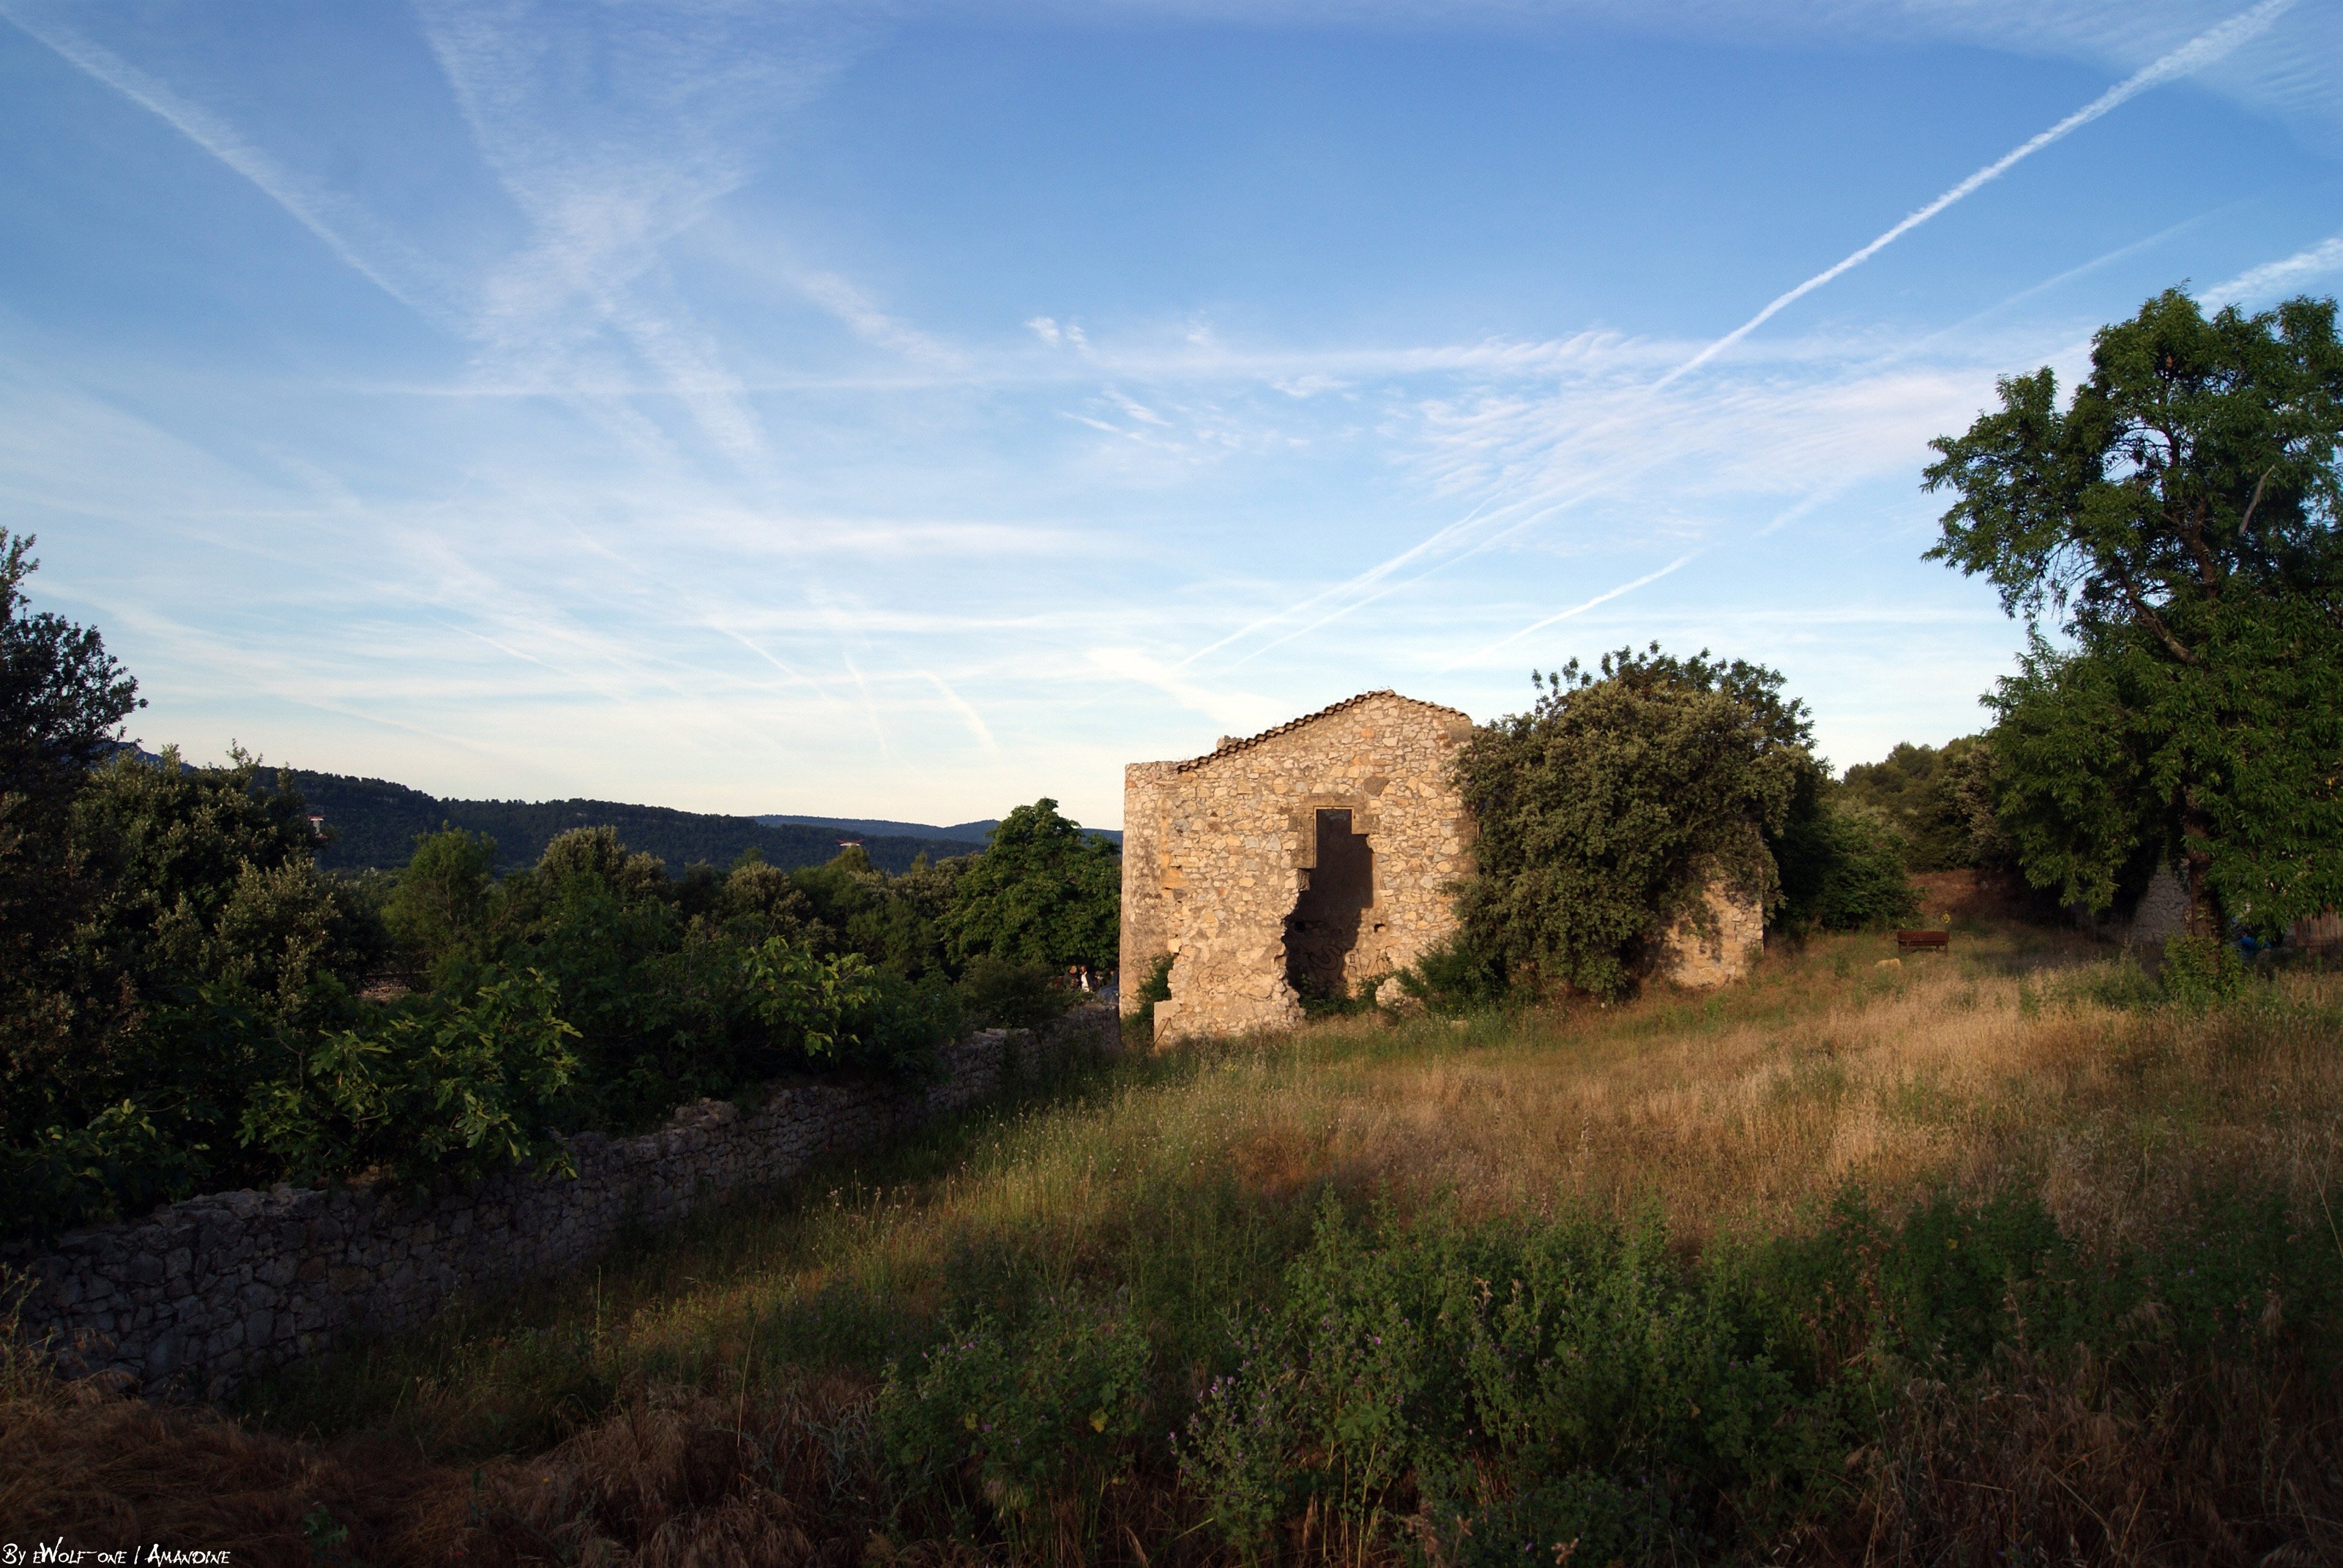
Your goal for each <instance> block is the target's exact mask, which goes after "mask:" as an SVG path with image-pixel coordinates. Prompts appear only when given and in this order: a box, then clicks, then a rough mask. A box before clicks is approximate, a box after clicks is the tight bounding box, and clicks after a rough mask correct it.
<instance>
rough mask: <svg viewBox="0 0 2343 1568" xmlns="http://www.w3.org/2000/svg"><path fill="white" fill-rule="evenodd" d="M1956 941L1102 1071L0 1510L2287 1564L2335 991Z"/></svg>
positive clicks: (222, 1527)
mask: <svg viewBox="0 0 2343 1568" xmlns="http://www.w3.org/2000/svg"><path fill="white" fill-rule="evenodd" d="M1956 944H1957V945H1956V950H1955V951H1954V953H1953V954H1952V955H1951V956H1950V957H1949V958H1936V957H1930V958H1927V959H1926V960H1923V959H1920V958H1914V959H1910V960H1904V962H1903V965H1902V967H1900V968H1896V967H1888V968H1882V967H1879V964H1880V960H1882V958H1883V956H1884V955H1885V953H1886V952H1888V951H1890V950H1892V948H1891V947H1890V944H1888V943H1887V942H1886V941H1885V940H1884V939H1881V938H1876V937H1859V936H1858V937H1825V938H1821V939H1817V940H1815V941H1813V942H1812V943H1811V944H1809V945H1807V946H1806V947H1805V949H1804V950H1801V951H1798V952H1796V953H1795V954H1783V955H1776V956H1775V957H1773V958H1770V959H1769V960H1768V961H1767V963H1766V964H1765V967H1764V968H1763V969H1762V970H1760V971H1759V973H1758V975H1757V977H1756V979H1755V981H1754V982H1753V983H1752V984H1750V985H1748V986H1746V987H1745V988H1742V989H1739V990H1735V991H1733V992H1731V993H1727V994H1721V995H1712V996H1709V997H1706V998H1703V999H1693V998H1688V997H1682V996H1678V995H1674V994H1650V995H1646V996H1644V997H1643V998H1641V999H1640V1000H1634V1001H1631V1002H1627V1003H1624V1004H1621V1005H1616V1006H1612V1007H1608V1008H1605V1007H1599V1006H1594V1005H1592V1004H1588V1005H1581V1006H1572V1007H1565V1008H1554V1009H1547V1010H1536V1011H1530V1012H1522V1013H1513V1014H1505V1013H1495V1012H1490V1013H1481V1014H1477V1015H1474V1016H1472V1017H1469V1018H1466V1019H1463V1020H1446V1019H1439V1018H1423V1019H1417V1020H1413V1021H1408V1022H1404V1023H1398V1024H1393V1023H1391V1022H1389V1021H1383V1020H1340V1021H1336V1022H1332V1023H1327V1024H1322V1025H1318V1026H1314V1027H1312V1029H1310V1030H1305V1031H1303V1032H1302V1033H1299V1034H1296V1035H1294V1036H1292V1037H1290V1038H1286V1039H1282V1040H1269V1041H1262V1042H1255V1043H1254V1044H1252V1045H1251V1046H1248V1047H1246V1048H1244V1049H1241V1050H1221V1051H1198V1052H1193V1053H1183V1054H1176V1055H1171V1056H1162V1057H1155V1058H1151V1059H1145V1060H1133V1061H1130V1062H1126V1063H1123V1064H1121V1065H1117V1066H1113V1067H1111V1068H1108V1069H1105V1070H1101V1071H1099V1072H1097V1073H1096V1074H1094V1075H1092V1076H1088V1077H1083V1078H1079V1079H1076V1080H1072V1081H1067V1082H1064V1083H1062V1084H1061V1085H1059V1086H1058V1087H1057V1088H1056V1089H1054V1090H1053V1091H1051V1092H1049V1093H1047V1094H1044V1095H1042V1096H1041V1097H1040V1098H1038V1099H1035V1100H1033V1101H1029V1102H1026V1103H1023V1104H1021V1105H1015V1106H1011V1107H1005V1108H1001V1109H998V1110H996V1111H990V1112H988V1113H985V1114H983V1115H980V1116H978V1117H975V1118H973V1119H971V1120H970V1121H965V1122H963V1123H961V1124H960V1125H958V1126H956V1127H954V1128H951V1129H949V1130H946V1131H940V1132H938V1133H936V1134H933V1135H931V1136H930V1137H928V1138H927V1139H925V1140H924V1141H921V1142H920V1143H918V1144H916V1145H915V1146H912V1147H910V1148H906V1149H903V1150H900V1151H895V1152H893V1153H891V1154H888V1155H885V1156H880V1157H874V1158H871V1159H868V1160H864V1161H856V1162H848V1163H840V1164H838V1165H836V1166H834V1167H832V1168H830V1170H829V1171H826V1172H825V1173H823V1174H822V1175H821V1176H820V1177H819V1178H817V1179H814V1180H811V1181H808V1182H806V1183H804V1184H802V1185H801V1186H800V1187H799V1189H797V1190H795V1191H792V1192H790V1193H785V1194H778V1195H775V1196H773V1197H771V1198H770V1199H769V1200H767V1201H764V1202H763V1203H761V1204H744V1205H739V1206H735V1207H733V1208H732V1209H730V1210H729V1211H725V1212H723V1213H721V1214H720V1215H719V1216H718V1217H717V1218H715V1219H714V1220H712V1221H709V1222H707V1223H704V1224H701V1225H699V1226H697V1227H696V1228H694V1229H692V1230H690V1231H687V1232H685V1233H682V1234H679V1235H674V1236H667V1237H661V1238H658V1239H656V1240H653V1239H646V1240H645V1241H643V1242H641V1243H640V1244H639V1245H638V1246H636V1247H635V1248H633V1249H632V1250H630V1251H628V1252H626V1253H625V1254H623V1255H621V1256H619V1257H617V1258H614V1259H612V1260H610V1261H608V1263H607V1264H606V1265H605V1266H604V1267H603V1268H602V1269H601V1270H599V1271H598V1272H596V1273H595V1274H593V1275H591V1276H589V1277H586V1278H581V1279H578V1280H576V1281H570V1282H561V1283H558V1284H547V1285H544V1286H541V1287H539V1288H538V1289H536V1290H534V1291H532V1292H528V1293H526V1294H523V1295H521V1296H518V1297H515V1298H511V1299H508V1300H503V1301H499V1302H483V1303H477V1304H475V1305H474V1306H473V1307H472V1308H471V1309H469V1310H468V1311H464V1312H456V1313H451V1314H449V1315H447V1317H445V1318H443V1319H442V1320H441V1321H440V1322H438V1323H437V1324H436V1325H435V1326H434V1328H433V1329H432V1330H431V1331H430V1332H428V1333H427V1334H425V1335H423V1336H420V1337H417V1338H410V1339H407V1340H401V1341H397V1342H387V1343H379V1344H375V1345H372V1346H369V1347H366V1348H364V1349H362V1350H361V1351H359V1352H357V1353H355V1354H353V1355H351V1356H348V1357H347V1358H345V1359H343V1360H342V1361H340V1362H337V1363H333V1364H331V1365H329V1366H327V1367H324V1368H319V1369H314V1370H312V1371H310V1372H306V1373H300V1374H297V1375H293V1376H289V1377H287V1378H286V1379H284V1380H283V1381H280V1382H277V1383H275V1384H273V1385H270V1386H266V1387H263V1388H259V1389H256V1390H255V1391H253V1392H252V1393H251V1395H250V1398H249V1403H248V1406H247V1409H246V1413H245V1416H244V1418H243V1424H242V1425H240V1426H238V1425H231V1424H229V1423H227V1422H226V1420H224V1419H223V1418H220V1417H217V1416H212V1415H205V1414H198V1413H194V1412H184V1411H183V1412H167V1411H157V1410H154V1409H151V1408H149V1407H145V1406H139V1405H135V1404H132V1403H129V1402H114V1401H108V1400H105V1399H102V1398H99V1397H98V1396H96V1395H95V1394H86V1393H85V1394H80V1395H75V1394H72V1393H69V1392H54V1391H51V1390H49V1389H48V1388H47V1387H46V1385H35V1384H34V1383H31V1382H20V1383H19V1385H18V1389H17V1392H16V1393H15V1395H14V1398H13V1401H12V1402H11V1404H10V1406H9V1409H8V1412H7V1415H6V1418H5V1422H0V1429H5V1432H7V1433H8V1437H7V1439H6V1448H5V1457H4V1458H0V1499H5V1512H7V1513H9V1515H10V1516H11V1517H14V1518H16V1519H20V1520H25V1521H26V1522H28V1523H32V1522H55V1523H56V1525H57V1526H58V1527H60V1528H62V1527H63V1526H64V1525H65V1523H67V1522H75V1523H81V1524H84V1525H85V1524H86V1523H88V1522H90V1521H93V1520H99V1519H106V1520H111V1521H114V1522H115V1523H116V1524H117V1525H118V1527H119V1529H120V1530H121V1531H122V1532H123V1533H126V1536H127V1535H136V1536H137V1537H138V1538H140V1539H146V1538H157V1539H179V1538H192V1536H193V1535H194V1534H197V1533H201V1534H203V1535H204V1538H205V1539H206V1540H212V1541H218V1542H221V1543H228V1542H231V1541H233V1542H236V1543H242V1549H243V1550H244V1551H246V1553H249V1555H248V1556H247V1557H245V1558H240V1559H239V1560H240V1561H284V1562H307V1561H309V1558H308V1557H307V1556H306V1555H304V1553H307V1552H308V1551H309V1549H310V1544H311V1543H314V1542H315V1541H317V1540H318V1539H319V1538H320V1537H321V1535H322V1536H327V1537H330V1538H331V1539H333V1540H335V1541H337V1542H343V1543H345V1544H346V1546H347V1552H348V1553H350V1560H356V1559H357V1558H364V1560H366V1561H368V1562H375V1563H385V1562H397V1561H440V1560H446V1558H447V1554H448V1553H451V1552H453V1551H454V1550H455V1549H456V1548H458V1547H459V1546H460V1547H461V1548H462V1550H463V1552H464V1553H465V1556H464V1559H463V1560H464V1561H466V1562H471V1563H477V1562H557V1561H558V1562H597V1561H598V1562H610V1563H618V1562H641V1563H684V1562H717V1561H739V1560H755V1561H772V1562H780V1563H794V1562H822V1563H847V1562H855V1561H860V1562H866V1563H896V1562H919V1563H942V1562H959V1561H968V1562H974V1561H978V1560H986V1561H1015V1562H1040V1561H1053V1562H1077V1561H1113V1562H1129V1563H1174V1562H1176V1563H1202V1562H1230V1563H1234V1562H1238V1561H1244V1560H1262V1559H1275V1560H1282V1561H1294V1562H1319V1561H1333V1560H1337V1559H1339V1560H1342V1561H1344V1562H1353V1563H1360V1562H1378V1563H1380V1562H1392V1563H1398V1562H1401V1561H1415V1560H1423V1561H1430V1562H1435V1563H1467V1562H1474V1563H1477V1562H1495V1561H1500V1560H1503V1561H1521V1560H1524V1558H1525V1557H1526V1558H1527V1559H1531V1560H1534V1561H1537V1562H1539V1563H1566V1562H1595V1563H1607V1562H1611V1561H1629V1562H1637V1561H1676V1562H1694V1561H1727V1560H1756V1559H1759V1558H1784V1557H1787V1558H1795V1559H1798V1560H1805V1561H1819V1562H1835V1561H1845V1562H1855V1561H1859V1560H1860V1561H1881V1562H1912V1563H1923V1562H1926V1563H1936V1562H1953V1561H1966V1562H1990V1561H2011V1562H2036V1561H2050V1560H2053V1559H2056V1560H2058V1561H2097V1562H2137V1563H2199V1562H2201V1563H2227V1562H2237V1563H2254V1562H2268V1563H2292V1562H2300V1563H2309V1562H2314V1561H2326V1560H2332V1555H2333V1553H2335V1552H2336V1551H2337V1550H2338V1549H2343V1534H2338V1524H2337V1523H2336V1522H2337V1521H2338V1519H2343V1480H2338V1466H2343V1432H2339V1431H2338V1425H2337V1418H2338V1415H2343V1402H2338V1387H2337V1383H2336V1382H2335V1371H2336V1367H2337V1359H2336V1357H2337V1351H2338V1337H2337V1330H2338V1320H2337V1316H2336V1312H2337V1307H2338V1292H2343V1235H2339V1234H2338V1231H2337V1229H2336V1227H2335V1224H2334V1220H2333V1216H2332V1213H2331V1206H2332V1205H2333V1203H2334V1202H2335V1201H2336V1199H2337V1197H2338V1192H2337V1191H2336V1189H2337V1185H2338V1181H2337V1177H2338V1159H2343V1134H2338V1126H2343V1121H2338V1113H2343V1057H2338V1052H2337V1050H2336V1049H2335V1047H2336V1042H2337V1039H2338V1033H2343V980H2338V977H2336V976H2334V975H2332V974H2328V973H2322V972H2319V971H2318V970H2316V969H2314V968H2309V967H2304V968H2298V969H2295V970H2290V971H2288V972H2285V973H2282V974H2278V975H2276V976H2274V977H2266V978H2264V979H2262V980H2256V981H2254V982H2251V983H2250V985H2249V986H2248V989H2247V990H2246V992H2245V993H2244V994H2243V995H2242V996H2241V997H2239V998H2238V999H2237V1000H2232V1001H2229V1002H2227V1003H2226V1004H2223V1005H2219V1006H2215V1007H2211V1008H2200V1007H2193V1006H2190V1005H2186V1004H2184V1003H2183V1002H2180V1001H2176V1000H2172V999H2171V998H2170V997H2169V996H2167V990H2166V989H2165V988H2163V987H2161V986H2160V985H2159V984H2158V982H2157V981H2156V980H2153V979H2151V978H2150V977H2148V976H2147V974H2145V973H2143V971H2142V970H2140V969H2139V968H2138V967H2137V965H2136V964H2135V963H2134V962H2133V961H2132V960H2130V959H2129V958H2128V957H2127V956H2124V955H2119V954H2116V953H2113V952H2111V951H2109V950H2106V949H2102V948H2097V947H2094V946H2091V945H2089V944H2087V943H2086V942H2084V941H2083V940H2081V939H2078V938H2069V937H2058V936H2054V935H2046V934H2043V933H2039V932H2035V931H2031V930H2025V929H2022V928H2011V929H2005V930H1994V931H1990V932H1988V931H1983V930H1974V929H1965V930H1962V931H1961V932H1960V933H1959V934H1958V936H1957V937H1956ZM76 1398H78V1399H80V1400H82V1401H83V1402H80V1403H74V1402H73V1401H74V1400H75V1399H76ZM93 1400H94V1401H95V1402H90V1401H93ZM134 1452H135V1454H136V1462H135V1463H134V1462H131V1459H130V1456H131V1454H132V1453H134ZM231 1472H232V1473H234V1474H235V1475H236V1478H237V1479H236V1482H235V1483H234V1484H233V1485H229V1486H226V1487H222V1486H221V1485H220V1484H219V1478H220V1477H222V1476H223V1475H226V1474H227V1473H231ZM198 1523H200V1524H201V1526H202V1528H201V1530H197V1529H196V1525H197V1524H198ZM42 1527H43V1528H47V1527H48V1524H47V1523H43V1525H42ZM341 1532H347V1535H344V1534H341ZM271 1543H273V1544H271ZM1574 1543H1575V1544H1574ZM2273 1552H2276V1553H2279V1554H2278V1555H2277V1556H2270V1555H2268V1553H2273ZM271 1553H276V1555H275V1556H274V1557H272V1556H271ZM1997 1554H2006V1555H1997Z"/></svg>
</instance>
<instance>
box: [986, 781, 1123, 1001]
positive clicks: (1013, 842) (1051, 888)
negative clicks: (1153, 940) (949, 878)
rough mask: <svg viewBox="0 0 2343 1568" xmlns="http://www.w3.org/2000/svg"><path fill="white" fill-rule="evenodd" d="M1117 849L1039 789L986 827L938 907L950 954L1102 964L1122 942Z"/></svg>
mask: <svg viewBox="0 0 2343 1568" xmlns="http://www.w3.org/2000/svg"><path fill="white" fill-rule="evenodd" d="M1121 918H1122V856H1121V852H1120V851H1119V850H1118V849H1116V848H1115V846H1114V845H1113V844H1111V843H1110V842H1108V841H1107V840H1105V839H1098V838H1093V837H1092V836H1091V835H1090V834H1088V833H1085V832H1083V831H1082V829H1081V827H1080V826H1079V825H1077V824H1075V823H1073V822H1071V821H1069V820H1067V819H1065V818H1063V817H1061V816H1060V815H1058V803H1057V802H1056V801H1055V800H1052V799H1049V798H1047V797H1046V796H1045V797H1043V798H1042V799H1039V800H1036V801H1034V802H1033V804H1031V806H1020V807H1018V808H1017V809H1015V810H1013V811H1011V812H1010V813H1009V815H1008V816H1006V817H1004V818H1002V819H1001V826H1000V827H998V828H995V829H993V830H992V838H991V842H990V844H989V845H988V846H987V847H986V849H985V851H984V853H982V854H981V855H979V856H977V857H975V858H974V859H972V860H970V862H969V865H968V869H966V870H965V871H963V872H961V873H960V884H959V887H958V889H957V890H955V892H954V894H953V899H952V903H951V907H950V909H949V910H947V911H946V912H945V914H944V920H943V924H944V931H945V940H946V941H947V942H948V943H949V945H950V950H951V956H952V959H953V961H955V962H957V963H962V964H965V963H967V962H969V961H970V960H972V959H977V958H985V957H990V958H1000V959H1009V960H1016V961H1018V962H1021V963H1040V964H1047V965H1050V966H1051V967H1052V968H1056V969H1062V968H1064V967H1065V966H1066V965H1069V964H1088V965H1090V966H1091V967H1092V968H1096V969H1111V968H1113V967H1114V964H1115V962H1116V951H1117V948H1118V946H1119V944H1120V943H1121Z"/></svg>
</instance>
